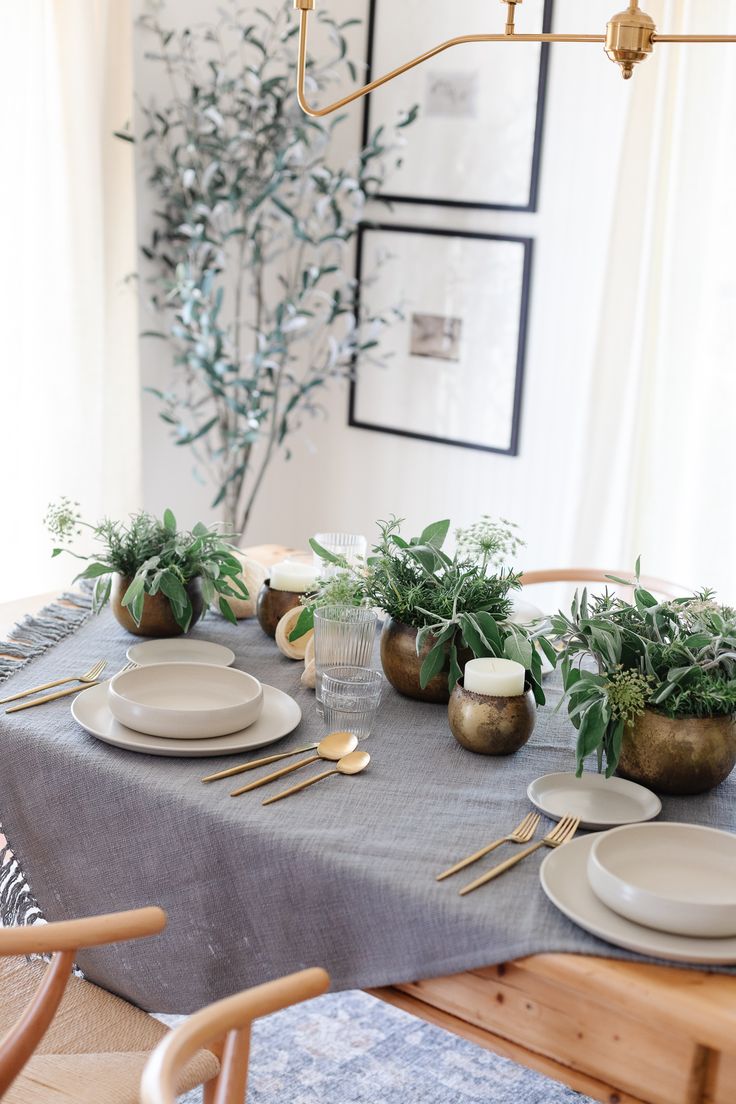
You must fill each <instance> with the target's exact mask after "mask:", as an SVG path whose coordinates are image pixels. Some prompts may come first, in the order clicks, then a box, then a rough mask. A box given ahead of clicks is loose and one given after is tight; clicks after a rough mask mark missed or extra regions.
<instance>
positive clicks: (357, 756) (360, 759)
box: [261, 751, 371, 805]
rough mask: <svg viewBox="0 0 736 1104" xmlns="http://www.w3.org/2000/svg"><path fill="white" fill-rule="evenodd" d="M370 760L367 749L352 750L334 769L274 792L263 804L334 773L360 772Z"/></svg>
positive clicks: (304, 788) (303, 788)
mask: <svg viewBox="0 0 736 1104" xmlns="http://www.w3.org/2000/svg"><path fill="white" fill-rule="evenodd" d="M370 761H371V757H370V755H369V754H368V752H367V751H351V752H350V754H349V755H345V756H343V758H342V759H340V760H339V761H338V762H337V763H336V764H335V766H334V767H333V769H332V770H328V771H323V772H322V774H317V775H315V777H314V778H308V779H307V781H306V782H300V783H299V784H298V785H297V786H292V787H291V789H288V790H283V791H282V792H281V793H277V794H274V796H273V797H267V798H266V800H265V801H262V802H261V804H262V805H270V804H271V803H272V802H274V801H280V800H281V798H282V797H289V796H290V794H295V793H298V792H299V790H306V788H307V786H313V785H314V783H315V782H321V781H322V779H323V778H329V777H330V775H332V774H360V772H361V771H364V770H365V768H366V767H367V766H368V764H369V763H370Z"/></svg>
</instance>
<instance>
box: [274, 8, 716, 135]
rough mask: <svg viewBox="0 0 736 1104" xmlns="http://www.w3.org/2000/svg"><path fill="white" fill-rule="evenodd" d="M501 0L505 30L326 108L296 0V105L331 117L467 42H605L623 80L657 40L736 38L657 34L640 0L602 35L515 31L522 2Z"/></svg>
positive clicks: (469, 38)
mask: <svg viewBox="0 0 736 1104" xmlns="http://www.w3.org/2000/svg"><path fill="white" fill-rule="evenodd" d="M438 2H439V0H438ZM501 2H502V3H503V4H505V5H506V26H505V30H504V33H503V34H471V35H460V36H459V37H457V38H450V39H448V40H447V41H446V42H441V43H440V44H439V46H435V47H433V48H432V49H431V50H427V51H425V53H423V54H419V56H418V57H415V58H412V59H411V61H407V62H405V63H404V64H403V65H399V66H398V67H397V68H396V69H392V70H391V72H390V73H385V74H384V76H382V77H377V78H376V79H375V80H372V81H370V83H369V84H366V85H364V86H363V87H362V88H358V89H356V90H355V91H354V92H351V93H350V94H349V95H348V96H343V97H342V99H340V100H336V101H335V102H334V103H332V104H329V105H328V106H327V107H320V108H317V107H312V105H311V104H310V103H308V101H307V92H306V81H307V32H308V28H309V13H310V11H313V10H314V6H315V0H294V7H295V9H296V10H297V11H298V12H299V53H298V60H297V88H296V91H297V99H298V101H299V106H300V107H301V109H302V111H303V112H304V113H305V115H309V116H311V117H312V118H313V119H321V118H324V116H325V115H331V114H332V113H333V112H335V111H339V110H340V109H341V108H343V107H347V106H348V104H351V103H354V102H355V100H359V99H361V98H362V97H363V96H367V95H368V94H369V93H370V92H374V91H375V90H376V89H377V88H380V87H381V85H383V84H388V82H389V81H392V80H394V79H395V78H396V77H400V76H402V74H404V73H408V72H409V70H410V69H414V68H416V66H417V65H422V64H423V63H424V62H425V61H429V60H430V58H433V57H437V55H438V54H442V53H444V52H445V50H450V49H451V48H452V47H453V46H465V45H467V44H468V43H471V42H473V43H475V42H578V43H580V42H582V43H588V42H589V43H601V44H603V45H604V46H605V50H606V53H607V54H608V56H609V57H610V58H611V60H612V61H615V62H617V63H618V64H619V65H620V66H621V71H622V73H623V76H624V78H625V79H628V78H629V77H630V76H631V74H632V73H633V69H634V65H636V64H637V63H638V62H640V61H644V59H645V58H647V57H648V56H649V54H650V53H651V52H652V49H653V46H654V43H655V42H674V43H677V42H687V43H690V42H694V43H704V42H715V43H726V42H736V35H664V34H662V35H660V34H657V33H656V30H655V26H654V22H653V21H652V19H651V18H650V17H649V16H648V15H646V13H645V12H642V11H640V10H639V5H638V0H631V3H630V4H629V7H628V9H627V10H626V11H624V12H619V13H618V14H617V15H614V16H613V18H612V19H611V20H610V21H609V23H608V27H607V31H606V34H605V35H581V34H517V33H516V31H515V28H514V15H515V8H516V5H517V4H520V3H521V2H522V0H501Z"/></svg>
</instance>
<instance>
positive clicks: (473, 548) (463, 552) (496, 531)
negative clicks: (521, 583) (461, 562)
mask: <svg viewBox="0 0 736 1104" xmlns="http://www.w3.org/2000/svg"><path fill="white" fill-rule="evenodd" d="M518 530H519V527H518V525H516V524H515V522H513V521H507V520H506V518H492V517H491V516H490V514H483V515H482V516H481V518H480V520H479V521H476V522H475V523H474V524H473V525H469V526H468V527H467V528H466V529H456V530H455V539H456V541H457V551H458V555H459V556H460V557H461V558H462V559H466V560H472V561H473V562H474V563H481V564H482V565H483V566H484V567H488V566H493V567H504V566H508V565H509V564H510V563H512V562H513V561H514V559H515V558H516V555H517V553H518V551H519V549H520V548H523V547H524V545H525V544H526V541H525V540H523V539H522V538H521V536H520V535H519V531H518Z"/></svg>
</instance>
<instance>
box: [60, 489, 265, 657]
mask: <svg viewBox="0 0 736 1104" xmlns="http://www.w3.org/2000/svg"><path fill="white" fill-rule="evenodd" d="M45 520H46V525H47V527H48V529H49V531H50V533H51V534H52V535H53V536H55V537H56V538H57V540H58V541H59V542H60V544H59V546H57V547H56V548H54V550H53V555H54V556H58V555H60V554H61V553H62V552H68V553H70V555H72V556H75V557H76V558H77V559H80V560H85V561H87V566H86V567H85V568H84V570H83V571H81V572H80V573H79V575H77V576H76V579H89V580H94V590H93V599H92V604H93V609H94V611H95V612H99V611H100V610H101V609H102V608H103V606H105V605H106V603H107V602H108V601H109V600H110V599H111V598H112V608H113V612H114V613H115V616H116V617H117V619H118V620H119V621H120V623H121V624H122V625H123V626H124V627H125V628H127V629H128V630H129V631H130V632H133V633H136V634H138V635H140V636H173V635H176V634H178V633H186V632H188V631H189V630H190V629H191V627H192V626H193V625H194V624H195V622H196V621H197V620H198V619H199V618H200V617H201V616H202V615H203V614H204V612H205V610H206V609H207V607H208V606H210V605H212V604H213V603H214V602H215V600H217V603H218V606H219V609H220V612H221V613H222V615H223V616H224V617H226V618H227V619H228V621H232V622H233V623H235V622H236V618H235V614H234V612H233V610H232V609H231V607H230V602H229V599H247V598H248V590H247V588H246V587H245V585H244V583H243V581H242V579H241V577H240V576H241V572H242V567H243V565H242V562H241V561H240V560H239V559H238V558H237V555H236V549H235V548H234V547H233V546H232V545H230V544H229V543H228V539H227V535H223V534H221V533H220V532H218V531H217V528H216V527H214V526H212V527H207V526H206V525H203V524H201V523H199V524H197V525H195V526H194V528H193V529H192V530H191V532H189V531H184V530H179V529H177V526H176V518H175V517H174V515H173V514H172V512H171V510H166V511H165V512H164V515H163V519H162V520H161V521H159V520H158V518H155V517H153V516H152V515H151V514H148V513H145V512H142V511H141V512H139V513H136V514H134V515H132V517H131V518H130V519H129V520H128V521H127V522H122V521H111V520H110V519H109V518H103V520H102V521H99V522H97V523H96V524H90V523H89V522H85V521H83V520H82V518H81V516H80V513H79V503H76V502H72V501H70V500H69V499H68V498H63V499H62V500H61V501H60V502H59V503H58V504H56V505H53V506H50V507H49V510H48V513H47V515H46V519H45ZM85 529H86V530H89V531H90V533H91V535H92V537H93V538H94V540H95V541H97V542H98V543H99V544H100V545H101V549H100V551H99V552H98V553H96V554H93V555H81V554H80V553H77V552H74V551H72V549H71V548H70V547H69V545H70V544H71V543H72V541H73V540H74V538H75V537H78V536H80V535H81V534H82V532H83V530H85ZM76 579H75V581H76Z"/></svg>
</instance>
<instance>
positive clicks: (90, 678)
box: [0, 659, 107, 705]
mask: <svg viewBox="0 0 736 1104" xmlns="http://www.w3.org/2000/svg"><path fill="white" fill-rule="evenodd" d="M105 667H107V660H106V659H98V660H97V663H93V664H92V666H91V667H90V669H89V671H85V673H84V674H83V675H71V676H70V677H69V678H60V679H54V681H53V682H42V683H41V685H40V686H32V687H31V688H30V690H21V691H20V693H18V694H11V695H10V697H7V698H0V705H7V703H8V702H12V701H18V699H19V698H27V697H30V695H31V694H40V693H41V691H42V690H51V689H53V687H54V686H63V685H64V684H65V683H67V682H97V679H98V678H99V677H100V675H101V674H102V672H103V671H104V670H105Z"/></svg>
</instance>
